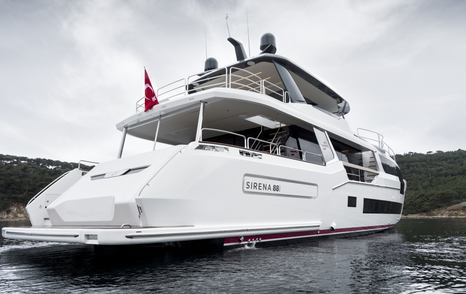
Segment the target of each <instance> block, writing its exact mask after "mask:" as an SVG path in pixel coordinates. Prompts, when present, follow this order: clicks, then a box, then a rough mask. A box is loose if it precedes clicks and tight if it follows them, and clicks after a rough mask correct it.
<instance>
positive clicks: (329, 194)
mask: <svg viewBox="0 0 466 294" xmlns="http://www.w3.org/2000/svg"><path fill="white" fill-rule="evenodd" d="M269 39H270V36H269ZM266 41H267V38H266ZM265 45H273V46H274V44H272V43H271V44H265ZM262 48H263V47H262V46H261V49H262ZM264 48H265V49H264V50H263V54H261V55H259V56H258V57H254V58H249V59H244V58H240V57H241V56H240V57H239V58H238V59H239V62H238V63H236V64H234V65H232V66H228V67H225V68H220V69H219V68H216V65H215V66H213V68H207V70H206V72H204V73H203V74H201V75H194V76H190V77H188V78H184V79H180V80H178V81H176V82H174V83H171V84H169V85H167V86H165V87H161V88H159V90H158V97H159V99H160V104H159V105H157V106H155V107H154V108H153V109H152V110H150V111H147V112H142V111H141V110H143V109H141V107H140V101H138V102H137V107H136V108H137V112H136V114H134V115H133V116H131V117H129V118H127V119H125V120H124V121H122V122H120V123H119V124H118V125H117V128H118V129H119V130H120V131H122V141H121V145H120V148H119V152H118V155H119V156H118V158H117V159H115V160H113V161H110V162H105V163H99V164H97V163H90V164H89V163H87V167H90V166H91V167H92V166H93V167H92V169H90V170H89V171H87V170H85V169H83V168H81V167H78V168H77V169H75V170H72V171H70V172H68V173H66V174H64V175H62V176H61V177H59V178H58V179H57V180H55V181H54V182H52V183H51V184H50V185H49V186H47V187H46V188H44V190H42V191H41V192H40V193H38V194H37V195H36V196H35V197H34V198H33V199H31V201H30V202H29V203H28V205H27V211H28V214H29V218H30V220H31V223H32V227H30V228H3V230H2V234H3V236H4V237H5V238H13V239H23V240H45V241H62V242H77V243H86V244H105V245H117V244H145V243H165V242H177V241H192V240H204V239H217V240H222V242H223V243H224V245H237V244H243V243H249V242H265V241H273V240H281V239H292V238H304V237H315V236H321V235H333V234H342V233H356V232H358V233H360V232H369V231H380V230H384V229H387V228H390V227H392V226H393V225H394V224H396V223H397V222H398V221H399V219H400V216H401V211H402V206H403V202H404V194H405V190H406V184H405V181H404V180H403V178H402V176H401V173H400V170H399V168H398V166H397V164H396V162H395V157H394V153H393V151H392V150H391V148H389V147H388V146H387V145H386V143H385V142H384V140H383V137H382V136H381V135H380V134H377V133H374V132H371V131H368V130H365V129H360V130H358V133H356V134H355V133H354V132H353V131H352V130H351V129H350V128H349V126H348V124H347V122H346V120H345V119H344V115H345V114H347V113H348V112H349V105H348V103H347V102H346V101H345V100H344V99H343V98H341V97H340V96H339V95H338V94H336V93H335V92H334V91H332V90H331V89H330V88H328V87H327V86H326V85H324V84H323V83H322V82H320V81H319V80H317V79H316V78H315V77H313V76H311V75H310V74H308V73H306V72H305V71H304V70H302V69H301V68H299V67H298V66H296V65H295V64H293V63H292V62H291V61H289V60H287V59H285V58H283V57H280V56H277V55H275V54H273V53H274V52H275V51H274V50H270V46H268V47H267V46H265V47H264ZM243 59H244V60H243ZM128 135H131V136H135V137H138V138H142V139H145V140H151V141H153V142H154V149H153V150H146V151H145V152H144V153H141V154H139V155H136V156H127V157H126V156H124V145H125V138H126V136H128ZM156 143H164V144H168V146H169V147H167V148H164V149H157V150H156V149H155V144H156Z"/></svg>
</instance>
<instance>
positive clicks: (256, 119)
mask: <svg viewBox="0 0 466 294" xmlns="http://www.w3.org/2000/svg"><path fill="white" fill-rule="evenodd" d="M245 120H247V121H250V122H252V123H255V124H258V125H260V126H263V127H266V128H269V129H276V128H279V127H280V126H284V125H285V124H283V123H281V122H279V121H275V120H271V119H270V118H267V117H265V116H262V115H255V116H251V117H247V118H245Z"/></svg>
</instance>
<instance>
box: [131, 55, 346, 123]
mask: <svg viewBox="0 0 466 294" xmlns="http://www.w3.org/2000/svg"><path fill="white" fill-rule="evenodd" d="M212 88H231V89H241V90H245V91H251V92H255V93H261V94H265V95H268V96H270V97H273V98H275V99H278V100H280V101H282V102H287V103H307V104H311V105H313V106H316V107H319V108H321V109H323V110H325V111H328V112H329V113H333V114H336V115H340V116H341V115H343V114H346V113H348V112H349V104H348V102H347V101H346V100H345V99H343V98H342V97H341V96H340V95H338V94H337V93H336V92H335V91H333V90H332V89H331V88H329V87H328V86H326V85H325V84H324V83H322V82H321V81H320V80H318V79H317V78H315V77H314V76H313V75H311V74H309V73H307V72H306V71H305V70H303V69H302V68H300V67H299V66H297V65H296V64H294V63H293V62H291V61H289V60H288V59H286V58H284V57H281V56H277V55H274V54H263V55H260V56H258V57H254V58H250V59H247V60H244V61H241V62H239V63H236V64H233V65H230V66H227V67H224V68H220V69H212V70H209V71H206V72H204V73H201V74H194V75H190V76H188V77H185V78H181V79H178V80H176V81H173V82H170V83H168V84H166V85H163V86H161V87H159V88H158V89H157V97H158V99H159V100H160V101H161V102H163V101H168V100H170V99H175V98H176V97H180V96H185V95H189V94H193V93H198V92H200V91H204V90H208V89H212ZM143 110H144V97H143V98H141V99H139V100H138V101H137V102H136V112H140V111H143Z"/></svg>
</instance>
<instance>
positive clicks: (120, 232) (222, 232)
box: [2, 224, 393, 247]
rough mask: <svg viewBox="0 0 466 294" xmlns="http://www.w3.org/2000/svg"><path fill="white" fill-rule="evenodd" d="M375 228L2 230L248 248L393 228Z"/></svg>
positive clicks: (33, 236)
mask: <svg viewBox="0 0 466 294" xmlns="http://www.w3.org/2000/svg"><path fill="white" fill-rule="evenodd" d="M392 227H393V225H377V226H366V227H352V228H340V229H335V230H331V229H326V230H320V229H318V225H315V224H314V225H313V224H307V225H295V226H281V227H280V226H277V227H255V228H241V227H236V228H234V227H223V228H222V227H189V228H186V227H175V228H173V227H172V228H138V229H111V228H100V229H97V228H17V227H5V228H3V229H2V235H3V237H5V238H11V239H18V240H32V241H48V242H65V243H80V244H88V245H137V244H155V243H173V242H185V241H196V240H209V239H223V245H224V246H226V247H227V246H235V245H248V244H255V243H261V242H272V241H283V240H292V239H304V238H316V237H324V236H337V235H348V234H361V233H374V232H380V231H384V230H387V229H390V228H392Z"/></svg>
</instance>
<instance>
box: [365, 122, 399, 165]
mask: <svg viewBox="0 0 466 294" xmlns="http://www.w3.org/2000/svg"><path fill="white" fill-rule="evenodd" d="M356 132H357V134H356V136H358V137H359V138H361V139H363V140H364V141H366V142H369V143H371V144H373V145H374V146H376V147H377V148H378V149H379V150H381V151H383V152H387V154H388V155H389V156H390V157H391V158H393V159H395V156H396V154H395V151H393V149H392V148H391V147H390V146H389V145H388V144H387V143H386V142H385V141H384V137H383V135H382V134H380V133H378V132H376V131H372V130H369V129H364V128H358V129H357V130H356Z"/></svg>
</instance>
